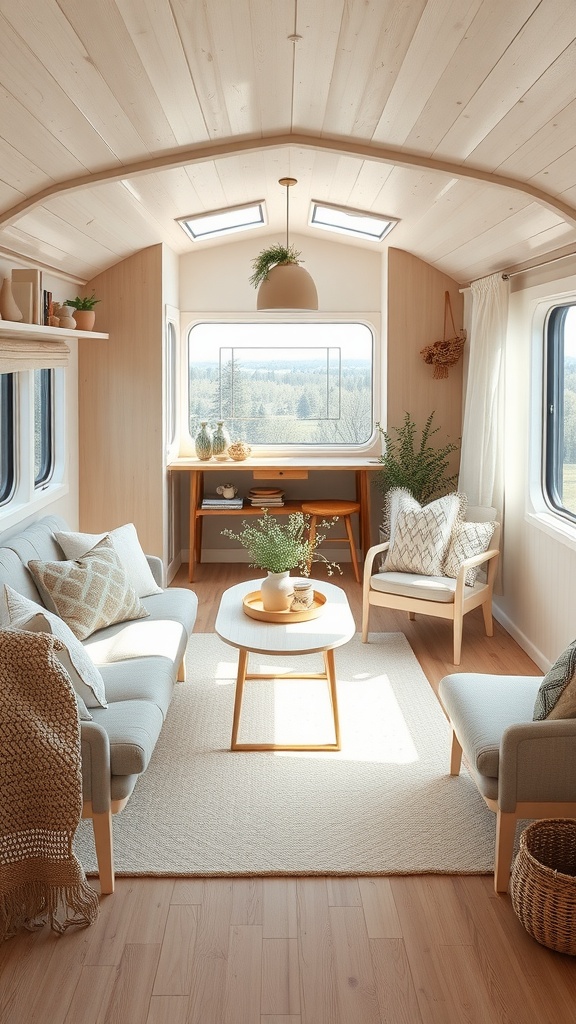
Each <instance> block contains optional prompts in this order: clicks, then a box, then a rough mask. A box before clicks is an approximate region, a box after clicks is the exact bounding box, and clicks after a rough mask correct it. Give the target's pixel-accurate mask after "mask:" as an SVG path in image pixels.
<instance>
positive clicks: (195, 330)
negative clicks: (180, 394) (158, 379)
mask: <svg viewBox="0 0 576 1024" xmlns="http://www.w3.org/2000/svg"><path fill="white" fill-rule="evenodd" d="M188 355H189V362H188V366H189V373H188V383H189V388H188V394H189V402H188V411H189V429H190V434H191V436H192V437H194V436H195V434H196V432H197V430H198V427H199V425H200V423H201V421H202V420H208V421H210V422H212V423H214V422H216V421H217V420H224V421H225V422H226V425H227V427H228V430H229V432H230V434H231V436H232V438H233V439H234V440H236V439H242V440H244V441H247V442H248V443H249V444H255V445H263V446H290V447H299V446H317V447H327V446H337V447H340V448H341V447H350V448H357V447H362V446H364V445H367V444H368V443H369V442H370V440H371V438H372V435H373V431H374V411H373V382H374V338H373V334H372V331H371V330H370V328H369V327H368V326H367V325H366V324H363V323H358V322H350V323H318V322H314V323H275V322H274V323H270V322H268V323H262V322H260V323H229V324H228V323H200V324H196V325H194V326H193V327H192V328H191V329H190V331H189V335H188Z"/></svg>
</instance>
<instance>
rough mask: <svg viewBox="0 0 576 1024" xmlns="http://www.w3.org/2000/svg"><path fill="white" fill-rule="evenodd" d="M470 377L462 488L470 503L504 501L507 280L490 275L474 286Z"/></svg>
mask: <svg viewBox="0 0 576 1024" xmlns="http://www.w3.org/2000/svg"><path fill="white" fill-rule="evenodd" d="M470 290H471V293H472V312H471V322H470V347H469V362H468V382H467V386H466V398H465V402H464V425H463V429H462V448H461V454H460V477H459V480H458V490H460V491H462V492H463V493H464V494H466V495H467V496H468V504H469V505H488V506H492V507H494V508H496V510H497V514H498V515H497V517H498V519H499V520H500V521H502V514H503V511H504V509H503V505H504V451H503V448H504V439H503V431H504V351H505V340H506V326H507V322H508V294H509V290H510V289H509V282H508V281H504V280H503V279H502V274H492V275H491V276H490V277H484V278H482V279H481V280H480V281H474V282H473V284H472V285H471V289H470Z"/></svg>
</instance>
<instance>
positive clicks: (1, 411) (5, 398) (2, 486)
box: [0, 373, 16, 506]
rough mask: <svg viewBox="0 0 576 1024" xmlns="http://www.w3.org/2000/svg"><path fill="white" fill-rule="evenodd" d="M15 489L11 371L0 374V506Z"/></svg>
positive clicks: (13, 389)
mask: <svg viewBox="0 0 576 1024" xmlns="http://www.w3.org/2000/svg"><path fill="white" fill-rule="evenodd" d="M15 490H16V382H15V375H14V374H13V373H2V374H0V506H3V505H8V504H9V503H10V501H11V499H12V496H13V494H14V492H15Z"/></svg>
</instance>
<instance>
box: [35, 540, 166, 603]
mask: <svg viewBox="0 0 576 1024" xmlns="http://www.w3.org/2000/svg"><path fill="white" fill-rule="evenodd" d="M54 536H55V538H56V540H57V541H58V544H59V545H60V547H61V548H62V551H63V552H64V557H65V558H68V559H72V560H75V559H77V558H82V557H83V556H84V555H85V554H87V552H88V551H91V550H92V548H94V547H95V546H96V545H97V544H98V543H99V542H100V541H101V540H104V538H105V537H109V538H110V540H111V541H112V544H113V545H114V550H115V551H116V554H117V555H118V558H119V559H120V562H121V563H122V566H123V568H124V571H125V572H126V575H127V577H128V580H129V582H130V585H131V586H132V587H134V590H135V591H136V593H137V595H138V597H148V596H149V595H150V594H161V593H162V588H161V587H159V586H158V584H157V583H156V581H155V579H154V577H153V575H152V573H151V571H150V566H149V565H148V562H147V560H146V555H145V554H144V552H143V550H142V547H141V545H140V541H139V540H138V534H137V532H136V527H135V526H134V523H126V525H125V526H118V527H117V528H116V529H115V530H110V532H109V533H72V532H71V531H64V530H60V531H57V532H56V533H55V534H54Z"/></svg>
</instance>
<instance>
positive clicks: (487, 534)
mask: <svg viewBox="0 0 576 1024" xmlns="http://www.w3.org/2000/svg"><path fill="white" fill-rule="evenodd" d="M495 529H496V523H468V522H464V523H456V526H455V527H454V529H453V531H452V537H451V538H450V546H449V548H448V553H447V555H446V561H445V562H444V574H445V576H452V577H453V578H454V579H455V578H456V576H457V575H458V572H459V570H460V566H461V565H462V562H463V561H464V559H465V558H472V556H473V555H480V554H482V553H483V552H484V551H487V550H488V547H489V545H490V541H491V540H492V534H493V533H494V530H495ZM478 569H479V566H474V568H472V569H468V570H467V571H466V577H465V583H466V586H468V587H473V586H474V584H475V582H476V577H477V575H478Z"/></svg>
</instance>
